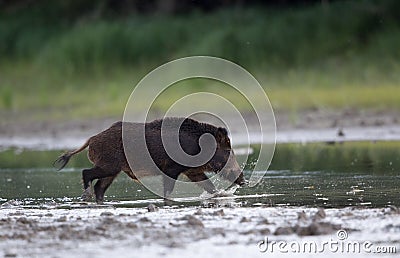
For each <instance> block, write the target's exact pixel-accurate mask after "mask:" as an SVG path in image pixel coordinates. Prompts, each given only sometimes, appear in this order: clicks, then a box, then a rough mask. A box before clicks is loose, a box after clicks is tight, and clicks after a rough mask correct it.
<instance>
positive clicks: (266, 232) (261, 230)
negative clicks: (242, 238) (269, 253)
mask: <svg viewBox="0 0 400 258" xmlns="http://www.w3.org/2000/svg"><path fill="white" fill-rule="evenodd" d="M259 232H260V234H261V235H264V236H265V235H269V234H271V230H270V229H269V228H262V229H260V230H259Z"/></svg>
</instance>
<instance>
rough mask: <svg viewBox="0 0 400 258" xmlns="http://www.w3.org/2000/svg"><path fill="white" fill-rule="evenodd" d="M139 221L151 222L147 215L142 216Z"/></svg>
mask: <svg viewBox="0 0 400 258" xmlns="http://www.w3.org/2000/svg"><path fill="white" fill-rule="evenodd" d="M139 222H151V220H149V219H148V218H147V217H143V218H140V219H139Z"/></svg>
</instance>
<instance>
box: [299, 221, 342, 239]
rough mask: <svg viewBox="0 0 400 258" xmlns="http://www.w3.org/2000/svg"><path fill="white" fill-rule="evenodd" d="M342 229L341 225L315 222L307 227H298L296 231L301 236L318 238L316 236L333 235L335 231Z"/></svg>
mask: <svg viewBox="0 0 400 258" xmlns="http://www.w3.org/2000/svg"><path fill="white" fill-rule="evenodd" d="M339 229H340V226H339V225H335V224H332V223H328V222H319V223H316V222H313V223H311V224H310V225H309V226H307V227H298V228H297V230H296V233H297V235H299V236H316V235H326V234H331V233H332V232H334V231H337V230H339Z"/></svg>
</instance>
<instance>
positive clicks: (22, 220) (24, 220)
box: [17, 217, 31, 224]
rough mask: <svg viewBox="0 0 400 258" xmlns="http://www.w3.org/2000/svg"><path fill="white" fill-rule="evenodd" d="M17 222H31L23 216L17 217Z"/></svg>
mask: <svg viewBox="0 0 400 258" xmlns="http://www.w3.org/2000/svg"><path fill="white" fill-rule="evenodd" d="M17 222H18V223H21V224H31V221H30V220H28V219H27V218H25V217H21V218H18V219H17Z"/></svg>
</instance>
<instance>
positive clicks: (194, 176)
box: [184, 169, 217, 194]
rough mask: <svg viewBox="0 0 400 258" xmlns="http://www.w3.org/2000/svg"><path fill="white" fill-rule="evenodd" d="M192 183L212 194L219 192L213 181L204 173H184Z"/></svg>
mask: <svg viewBox="0 0 400 258" xmlns="http://www.w3.org/2000/svg"><path fill="white" fill-rule="evenodd" d="M184 174H185V175H186V176H187V177H188V178H189V179H190V180H191V181H192V182H196V183H197V184H198V185H199V186H200V187H202V188H203V189H204V190H206V191H207V192H208V193H210V194H214V193H216V192H217V190H216V189H215V186H214V184H213V183H212V182H211V180H210V179H209V178H208V177H207V176H206V174H204V172H203V171H198V170H193V169H190V170H188V171H186V172H185V173H184Z"/></svg>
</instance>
